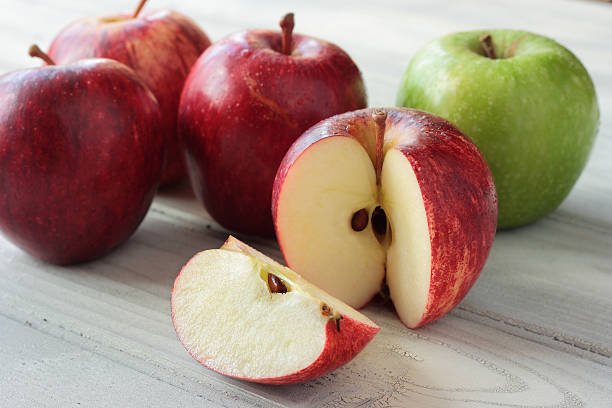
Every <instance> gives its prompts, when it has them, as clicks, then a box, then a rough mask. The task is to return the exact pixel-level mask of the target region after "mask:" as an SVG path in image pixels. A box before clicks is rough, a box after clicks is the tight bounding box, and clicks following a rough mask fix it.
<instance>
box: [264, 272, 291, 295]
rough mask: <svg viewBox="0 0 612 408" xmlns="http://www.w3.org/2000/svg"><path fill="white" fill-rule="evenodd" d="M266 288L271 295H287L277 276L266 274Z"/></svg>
mask: <svg viewBox="0 0 612 408" xmlns="http://www.w3.org/2000/svg"><path fill="white" fill-rule="evenodd" d="M268 287H269V288H270V292H271V293H287V286H285V284H284V283H283V281H282V280H281V278H279V277H278V276H276V275H274V274H271V273H268Z"/></svg>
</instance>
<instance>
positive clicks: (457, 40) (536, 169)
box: [397, 30, 599, 229]
mask: <svg viewBox="0 0 612 408" xmlns="http://www.w3.org/2000/svg"><path fill="white" fill-rule="evenodd" d="M485 34H490V35H491V37H492V40H493V43H494V48H495V50H496V56H497V59H492V58H488V57H486V56H485V54H484V50H483V47H482V44H481V43H480V40H479V39H480V38H481V36H483V35H485ZM397 104H398V106H404V107H410V108H415V109H420V110H424V111H428V112H431V113H434V114H436V115H438V116H441V117H443V118H445V119H447V120H449V121H450V122H452V123H454V124H455V125H457V126H458V127H459V128H460V129H461V130H462V131H463V132H464V133H466V134H467V135H468V136H470V137H471V138H472V140H473V141H474V142H475V143H476V145H477V146H478V148H479V149H480V150H481V152H482V153H483V154H484V156H485V158H486V160H487V163H488V165H489V167H490V168H491V171H492V173H493V177H494V179H495V185H496V187H497V194H498V199H499V220H498V229H504V228H513V227H518V226H521V225H524V224H527V223H530V222H533V221H535V220H537V219H539V218H541V217H543V216H545V215H546V214H548V213H550V212H551V211H553V210H554V209H556V208H557V207H558V206H559V204H561V202H562V201H563V199H565V197H566V196H567V195H568V194H569V192H570V190H571V189H572V187H573V186H574V184H575V183H576V180H577V179H578V177H579V176H580V173H581V172H582V170H583V168H584V166H585V164H586V161H587V159H588V156H589V153H590V151H591V148H592V146H593V142H594V140H595V136H596V134H597V130H598V126H599V107H598V104H597V96H596V94H595V88H594V86H593V81H592V80H591V77H590V76H589V74H588V72H587V71H586V69H585V68H584V66H583V65H582V64H581V63H580V61H579V60H578V58H576V56H574V55H573V54H572V53H571V52H570V51H569V50H567V49H566V48H564V47H563V46H562V45H560V44H558V43H557V42H555V41H554V40H551V39H549V38H546V37H543V36H540V35H536V34H533V33H529V32H525V31H518V30H486V31H469V32H461V33H455V34H450V35H447V36H445V37H442V38H440V39H438V40H435V41H433V42H431V43H429V44H428V45H427V46H425V47H424V48H423V49H421V50H420V51H419V52H418V53H417V54H416V55H415V56H414V57H413V58H412V60H411V61H410V63H409V65H408V68H407V69H406V71H405V73H404V76H403V78H402V81H401V83H400V88H399V92H398V95H397Z"/></svg>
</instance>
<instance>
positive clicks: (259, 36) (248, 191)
mask: <svg viewBox="0 0 612 408" xmlns="http://www.w3.org/2000/svg"><path fill="white" fill-rule="evenodd" d="M293 42H294V48H293V53H292V55H291V56H288V55H285V54H282V53H281V52H279V51H280V49H281V35H280V32H275V31H267V30H249V31H244V32H240V33H236V34H233V35H230V36H229V37H226V38H225V39H223V40H221V41H219V42H217V43H215V44H214V45H213V46H211V47H210V48H209V49H207V50H206V52H205V53H204V54H203V55H202V56H201V57H200V59H199V60H198V61H197V63H196V64H195V65H194V68H193V70H192V72H191V74H190V75H189V78H188V79H187V81H186V83H185V88H184V90H183V95H182V97H181V104H180V108H179V131H180V133H181V136H182V138H183V141H184V143H185V146H186V148H187V164H188V167H189V174H190V178H191V182H192V186H193V189H194V191H195V193H196V195H197V196H198V198H199V199H200V200H201V201H202V202H203V203H204V205H205V207H206V209H207V210H208V212H209V213H210V215H211V216H212V217H213V218H214V219H215V220H217V221H218V222H219V223H220V224H221V225H223V226H224V227H226V228H228V229H231V230H234V231H239V232H242V233H248V234H255V235H264V236H271V235H273V234H274V227H273V223H272V215H271V213H270V197H271V195H272V183H273V181H274V175H275V174H276V170H277V168H278V165H279V164H280V162H281V160H282V158H283V156H284V154H285V153H286V151H287V149H288V148H289V146H291V144H292V143H293V142H294V141H295V139H297V137H298V136H299V135H301V134H302V132H304V131H305V130H306V129H308V128H309V127H310V126H312V125H314V124H315V123H317V122H318V121H320V120H322V119H324V118H327V117H329V116H332V115H335V114H338V113H341V112H346V111H350V110H354V109H359V108H363V107H365V106H366V94H365V88H364V85H363V81H362V78H361V73H360V72H359V69H358V68H357V66H356V65H355V63H354V62H353V61H352V60H351V58H350V57H349V56H348V55H347V54H346V53H345V52H344V51H342V50H341V49H340V48H338V47H337V46H335V45H333V44H330V43H327V42H325V41H322V40H317V39H314V38H311V37H307V36H302V35H298V34H294V35H293Z"/></svg>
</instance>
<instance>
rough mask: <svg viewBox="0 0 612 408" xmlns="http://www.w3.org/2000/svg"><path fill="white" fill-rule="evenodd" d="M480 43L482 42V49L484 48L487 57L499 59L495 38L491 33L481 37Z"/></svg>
mask: <svg viewBox="0 0 612 408" xmlns="http://www.w3.org/2000/svg"><path fill="white" fill-rule="evenodd" d="M480 44H482V49H483V50H484V53H485V57H487V58H491V59H497V55H496V54H495V46H494V45H493V38H492V37H491V34H485V35H483V36H482V37H480Z"/></svg>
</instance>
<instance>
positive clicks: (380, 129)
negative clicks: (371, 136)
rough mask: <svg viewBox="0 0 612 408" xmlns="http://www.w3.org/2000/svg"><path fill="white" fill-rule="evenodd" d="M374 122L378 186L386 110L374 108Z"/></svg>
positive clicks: (378, 183) (377, 182) (378, 182)
mask: <svg viewBox="0 0 612 408" xmlns="http://www.w3.org/2000/svg"><path fill="white" fill-rule="evenodd" d="M372 117H373V118H374V123H375V124H376V185H377V186H380V173H381V172H382V163H383V145H384V142H385V123H386V121H387V112H385V111H383V110H381V109H375V110H374V112H372Z"/></svg>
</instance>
